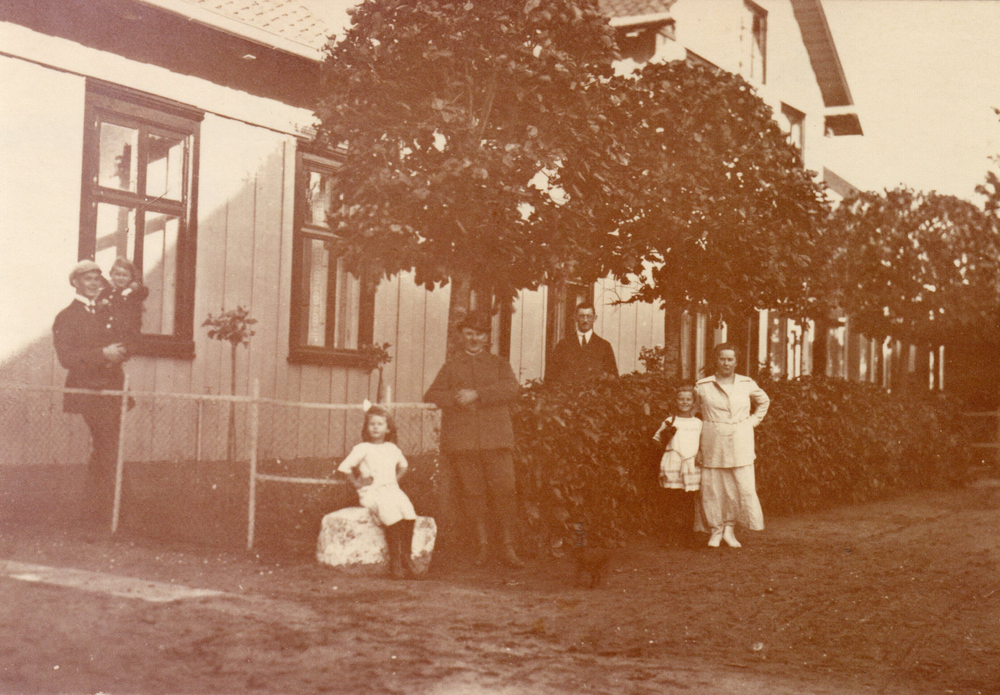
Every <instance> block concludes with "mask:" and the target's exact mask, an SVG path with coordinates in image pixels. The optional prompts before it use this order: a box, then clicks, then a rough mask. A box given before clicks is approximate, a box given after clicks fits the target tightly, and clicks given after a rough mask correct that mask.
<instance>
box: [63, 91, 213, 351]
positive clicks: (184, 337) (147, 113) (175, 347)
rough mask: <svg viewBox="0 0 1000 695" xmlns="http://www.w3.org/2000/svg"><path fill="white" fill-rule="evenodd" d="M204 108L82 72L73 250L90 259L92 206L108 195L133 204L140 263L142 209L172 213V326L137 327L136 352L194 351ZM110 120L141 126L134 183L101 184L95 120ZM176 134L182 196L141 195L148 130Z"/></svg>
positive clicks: (93, 252)
mask: <svg viewBox="0 0 1000 695" xmlns="http://www.w3.org/2000/svg"><path fill="white" fill-rule="evenodd" d="M203 118H204V112H202V111H199V110H197V109H193V108H190V107H187V106H184V105H182V104H178V103H176V102H172V101H168V100H166V99H161V98H159V97H156V96H153V95H151V94H145V93H143V92H138V91H135V90H132V89H128V88H125V87H120V86H117V85H113V84H110V83H107V82H103V81H101V80H94V79H88V80H87V94H86V100H85V107H84V137H83V172H82V180H81V187H80V191H81V200H80V235H79V247H78V251H77V257H78V259H79V260H84V259H94V258H95V257H96V254H97V210H98V205H99V204H101V203H106V204H109V205H118V206H121V207H127V208H134V209H135V220H136V221H135V225H136V258H134V259H132V260H134V261H136V265H137V266H138V267H139V268H141V267H142V248H143V245H144V236H143V232H144V229H145V213H146V212H154V213H161V214H165V215H170V216H176V217H177V219H178V237H177V268H176V273H177V294H176V296H175V297H174V316H173V320H174V330H173V333H172V334H170V335H166V334H147V333H144V334H142V337H141V338H140V340H139V341H138V342H137V343H136V344H135V345H134V346H133V347H132V349H133V351H134V354H136V355H142V356H148V357H168V358H178V359H194V297H195V269H196V262H197V245H198V244H197V239H198V234H197V232H198V224H197V222H198V167H199V150H200V141H201V121H202V119H203ZM101 123H111V124H115V125H121V126H123V127H128V128H136V129H137V130H139V133H140V134H139V141H138V143H139V146H138V151H137V153H136V162H137V167H138V170H137V172H136V181H137V185H136V191H135V192H134V193H133V192H131V191H121V190H116V189H112V188H105V187H102V186H100V185H99V183H98V177H99V167H100V146H101V142H100V124H101ZM150 133H154V134H170V135H180V136H182V137H183V138H184V139H186V140H187V143H186V146H185V151H184V162H183V165H182V171H183V173H182V184H181V199H180V200H179V201H177V200H165V199H163V198H162V197H153V196H148V195H145V185H146V173H147V172H146V167H145V165H146V163H147V160H146V157H147V152H146V150H147V147H148V146H147V144H146V136H148V135H149V134H150Z"/></svg>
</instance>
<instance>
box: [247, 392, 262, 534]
mask: <svg viewBox="0 0 1000 695" xmlns="http://www.w3.org/2000/svg"><path fill="white" fill-rule="evenodd" d="M259 399H260V379H254V380H253V395H252V396H251V398H250V495H249V505H248V507H249V509H248V512H247V516H248V520H247V550H252V549H253V533H254V526H255V525H256V517H257V439H258V429H259V428H258V425H259V420H260V411H259V405H258V403H257V401H258V400H259Z"/></svg>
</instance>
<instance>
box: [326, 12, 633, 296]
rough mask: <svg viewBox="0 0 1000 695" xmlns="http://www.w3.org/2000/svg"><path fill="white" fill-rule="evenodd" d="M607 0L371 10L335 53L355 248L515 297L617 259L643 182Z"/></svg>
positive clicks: (335, 127)
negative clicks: (629, 170) (627, 128)
mask: <svg viewBox="0 0 1000 695" xmlns="http://www.w3.org/2000/svg"><path fill="white" fill-rule="evenodd" d="M614 57H615V49H614V39H613V34H612V30H611V28H610V27H609V25H608V23H607V20H606V19H605V17H603V16H602V15H601V14H600V12H599V10H598V7H597V4H596V2H595V1H594V0H527V2H525V1H524V0H507V1H504V0H488V1H487V0H469V1H466V2H463V1H462V0H458V1H453V0H420V1H419V2H418V1H416V0H366V1H365V2H363V3H362V4H361V5H360V6H358V7H357V8H355V10H354V14H353V17H352V26H351V28H350V29H349V31H348V32H347V34H346V36H345V37H344V38H343V39H342V40H341V41H340V42H339V43H337V44H336V45H335V46H334V47H333V48H332V49H331V50H330V53H329V56H328V58H327V60H326V62H325V63H324V67H323V86H322V90H321V92H320V98H319V100H318V104H317V106H316V113H317V115H318V116H319V118H320V121H321V126H320V128H319V134H318V137H319V139H320V141H322V142H324V143H326V144H327V145H328V146H329V145H336V144H342V143H347V144H348V145H349V146H348V147H347V150H346V152H347V154H346V161H345V163H344V166H343V168H342V169H341V176H340V177H339V185H338V193H339V203H340V204H341V207H340V208H339V209H338V210H335V211H332V221H333V223H334V224H335V225H337V229H338V231H339V233H340V234H341V235H342V239H343V244H342V247H341V248H340V249H339V250H340V251H341V252H342V253H344V254H345V255H346V256H347V257H348V258H349V259H355V260H360V259H363V260H364V262H366V263H369V264H371V265H373V266H374V267H376V268H377V269H378V270H379V271H381V272H383V273H386V274H392V273H395V272H398V271H402V270H409V269H415V271H416V278H417V281H418V282H419V283H422V284H424V285H426V286H428V287H430V286H432V285H433V284H434V283H437V282H447V281H448V280H449V279H451V278H452V277H459V276H462V277H466V278H470V277H471V278H473V279H474V280H475V281H476V283H477V284H478V285H479V286H480V287H481V288H484V289H486V290H488V291H491V292H495V293H496V294H497V295H498V296H499V297H510V296H512V295H513V294H514V293H515V292H516V291H517V290H518V289H521V288H533V287H536V286H538V285H539V284H540V283H543V282H546V281H548V280H551V279H552V277H553V275H557V274H559V273H560V272H569V269H570V268H571V266H572V265H573V263H574V262H578V261H580V260H587V259H588V258H590V257H594V256H595V255H596V254H598V253H599V252H600V251H601V240H602V239H605V238H607V237H608V235H610V234H611V233H613V232H614V230H615V228H616V219H615V215H616V214H617V213H616V212H615V211H616V210H617V209H618V208H619V207H621V205H620V203H621V201H622V199H623V198H625V197H627V196H628V190H629V187H630V185H631V182H630V180H629V179H628V177H626V176H623V175H622V168H623V167H624V164H625V163H626V162H627V155H626V152H625V149H624V141H623V139H622V138H621V137H620V133H619V129H617V128H616V127H614V125H613V124H614V117H615V107H616V105H615V98H616V94H615V92H614V90H612V89H611V88H610V87H609V83H608V80H609V78H610V77H611V63H612V60H613V59H614Z"/></svg>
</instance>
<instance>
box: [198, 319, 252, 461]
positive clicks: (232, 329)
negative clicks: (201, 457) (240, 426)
mask: <svg viewBox="0 0 1000 695" xmlns="http://www.w3.org/2000/svg"><path fill="white" fill-rule="evenodd" d="M255 323H257V319H254V318H250V310H249V309H247V308H246V307H244V306H238V307H236V308H235V309H230V310H229V311H226V310H225V308H223V309H221V310H220V312H219V315H218V316H212V314H209V315H208V318H206V319H205V322H204V323H202V324H201V325H202V326H204V327H207V328H208V337H209V338H211V339H212V340H219V341H222V342H226V343H229V346H230V348H231V354H230V359H229V370H230V371H229V395H231V396H235V395H236V348H238V347H239V346H240V345H245V346H247V347H248V349H249V345H250V338H251V337H252V336H253V335H254V330H253V328H251V326H253V325H254V324H255ZM226 454H227V456H228V458H229V460H230V461H232V460H233V459H234V458H235V455H236V410H235V408H234V407H233V403H230V404H229V436H228V442H227V447H226Z"/></svg>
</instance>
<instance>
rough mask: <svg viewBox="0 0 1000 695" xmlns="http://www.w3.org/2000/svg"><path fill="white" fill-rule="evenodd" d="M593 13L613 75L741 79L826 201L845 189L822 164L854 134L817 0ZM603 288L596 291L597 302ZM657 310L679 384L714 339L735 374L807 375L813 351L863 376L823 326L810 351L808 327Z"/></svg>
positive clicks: (748, 0)
mask: <svg viewBox="0 0 1000 695" xmlns="http://www.w3.org/2000/svg"><path fill="white" fill-rule="evenodd" d="M602 6H603V7H604V8H605V10H606V12H607V13H608V14H609V15H610V16H611V24H612V26H614V27H615V28H616V29H617V32H618V43H619V46H620V47H621V48H622V51H623V53H624V54H625V59H624V60H623V61H622V63H621V65H620V70H621V71H622V72H628V71H630V70H631V69H633V68H635V67H637V66H640V65H642V64H644V63H646V62H649V61H670V60H687V61H691V62H695V63H700V64H703V65H709V66H712V67H716V68H718V69H721V70H726V71H729V72H732V73H736V74H740V75H742V76H743V77H744V78H745V79H746V80H747V81H748V82H750V83H751V84H752V85H753V86H754V88H755V89H756V91H757V93H758V95H759V96H760V97H761V98H762V99H763V100H764V101H765V102H766V103H767V104H768V105H769V106H770V107H771V108H772V110H773V111H774V114H775V118H776V119H777V120H778V122H779V124H780V125H781V126H782V128H783V129H784V130H785V131H786V132H787V133H788V137H789V140H790V141H791V142H792V143H793V144H795V145H796V146H797V147H798V148H799V150H800V151H801V153H802V158H803V163H804V166H805V167H806V168H807V169H810V170H812V171H816V172H819V173H820V175H821V178H822V180H824V181H825V182H826V183H827V185H828V186H829V188H830V189H831V197H832V198H833V199H835V200H836V199H839V198H841V197H843V195H844V193H843V192H845V191H846V190H847V189H849V188H851V186H850V184H849V183H847V182H846V181H844V180H843V179H842V178H841V177H839V176H837V175H836V174H835V173H833V172H831V171H830V170H829V169H828V168H827V167H826V166H825V165H824V162H825V160H826V157H827V156H828V155H827V153H828V152H830V151H831V148H836V147H837V138H838V137H840V136H860V135H862V134H863V133H862V129H861V124H860V121H859V120H858V117H857V114H856V113H855V109H854V103H853V101H852V98H851V92H850V88H849V85H848V83H847V79H846V77H845V75H844V71H843V69H842V67H841V65H840V60H839V57H838V55H837V47H836V45H835V43H834V41H833V37H832V35H831V33H830V28H829V26H828V25H827V22H826V16H825V14H824V12H823V5H822V2H821V1H820V0H758V1H757V2H754V1H753V0H602ZM605 286H606V283H600V284H599V286H598V297H599V298H600V297H601V296H603V294H604V292H605V291H606V290H605ZM616 290H617V291H618V292H619V293H621V292H623V291H624V292H627V290H626V289H624V288H616ZM668 309H669V308H668ZM659 313H660V312H659V311H654V314H659ZM666 313H667V317H666V318H665V319H662V323H663V324H664V326H665V336H664V341H663V343H662V344H663V345H664V346H665V347H666V353H667V354H666V356H667V363H668V365H669V366H670V368H671V369H674V370H676V371H677V372H678V373H679V374H680V375H682V376H683V377H685V378H688V379H693V378H696V377H697V376H699V375H700V374H702V372H703V369H704V368H705V366H706V363H707V361H708V360H709V351H710V350H711V347H712V346H713V345H714V344H715V343H717V342H719V341H721V340H723V339H730V340H736V341H737V342H739V343H741V344H742V345H743V346H744V348H745V350H744V352H745V353H746V356H747V359H746V362H745V363H744V365H743V368H744V369H748V370H752V371H756V366H757V364H767V365H769V366H770V367H771V370H772V372H773V374H774V375H775V376H778V375H786V376H797V375H799V374H804V373H810V372H812V371H813V357H814V352H815V353H816V354H817V356H818V357H819V359H820V360H821V361H823V362H825V363H826V370H827V371H828V372H830V373H833V374H840V373H841V370H840V367H841V366H844V369H843V372H844V376H847V368H846V364H847V363H848V362H849V361H850V360H852V359H853V361H854V363H855V367H854V370H853V374H854V375H855V376H857V375H858V372H859V370H860V371H862V372H863V371H864V368H863V364H864V363H863V360H864V357H863V356H862V354H861V352H860V351H859V350H854V351H852V353H851V355H847V354H846V353H847V346H848V344H849V343H851V341H848V340H847V338H846V335H845V330H843V329H840V328H836V327H835V328H834V329H832V330H829V331H828V330H827V329H826V328H824V329H822V330H821V332H822V333H823V334H824V335H823V337H824V340H822V341H819V342H820V345H818V346H817V347H816V349H815V350H814V343H815V342H817V341H816V339H815V335H816V333H817V331H816V329H815V327H813V326H812V325H807V326H800V325H798V324H796V323H795V322H793V321H790V320H787V319H785V318H784V317H781V316H777V315H775V314H774V313H773V312H770V313H769V312H767V311H762V312H760V316H759V317H757V318H756V319H754V320H752V321H749V322H748V325H747V326H739V327H735V326H729V327H727V328H723V329H718V328H716V327H715V326H713V325H711V324H710V323H709V322H708V320H707V317H706V316H704V315H700V314H693V313H692V314H689V313H687V312H685V313H683V314H678V313H677V312H673V311H669V310H668V311H667V312H666ZM654 320H660V319H658V318H656V319H654ZM600 328H601V326H598V328H597V330H598V331H600ZM827 333H829V335H826V334H827ZM657 342H659V341H657ZM859 361H860V362H861V364H862V366H861V367H860V368H859V367H858V365H857V363H858V362H859ZM831 365H834V366H835V367H836V369H835V370H834V371H830V370H831ZM865 375H867V373H866V374H865Z"/></svg>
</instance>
